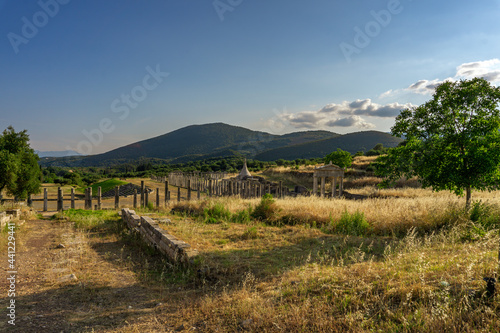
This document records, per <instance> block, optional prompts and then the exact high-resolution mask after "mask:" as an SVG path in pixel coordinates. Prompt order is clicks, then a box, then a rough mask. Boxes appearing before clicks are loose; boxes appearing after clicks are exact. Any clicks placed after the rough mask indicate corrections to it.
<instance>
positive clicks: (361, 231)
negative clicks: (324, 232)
mask: <svg viewBox="0 0 500 333" xmlns="http://www.w3.org/2000/svg"><path fill="white" fill-rule="evenodd" d="M370 229H371V226H370V224H369V223H368V221H367V220H366V218H365V214H364V213H363V212H360V211H358V210H357V211H356V212H354V213H352V214H350V213H349V212H348V211H344V212H343V213H342V215H341V216H340V220H338V221H337V223H335V224H334V231H335V232H337V233H340V234H345V235H351V236H363V235H366V234H367V233H368V232H369V231H370Z"/></svg>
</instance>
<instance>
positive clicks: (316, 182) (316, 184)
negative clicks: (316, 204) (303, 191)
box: [312, 175, 318, 196]
mask: <svg viewBox="0 0 500 333" xmlns="http://www.w3.org/2000/svg"><path fill="white" fill-rule="evenodd" d="M312 195H313V196H316V195H318V176H316V175H314V176H313V193H312Z"/></svg>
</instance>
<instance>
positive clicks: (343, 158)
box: [324, 148, 352, 168]
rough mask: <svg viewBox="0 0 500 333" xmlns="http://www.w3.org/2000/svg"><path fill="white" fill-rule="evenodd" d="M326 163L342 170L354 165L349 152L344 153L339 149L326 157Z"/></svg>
mask: <svg viewBox="0 0 500 333" xmlns="http://www.w3.org/2000/svg"><path fill="white" fill-rule="evenodd" d="M324 161H325V164H328V163H330V162H332V163H333V164H335V165H338V166H339V167H341V168H347V167H350V166H351V164H352V156H351V154H350V153H349V152H348V151H343V150H342V149H340V148H337V151H334V152H332V153H330V154H328V155H326V156H325V158H324Z"/></svg>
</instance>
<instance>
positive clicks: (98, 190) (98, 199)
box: [97, 186, 102, 210]
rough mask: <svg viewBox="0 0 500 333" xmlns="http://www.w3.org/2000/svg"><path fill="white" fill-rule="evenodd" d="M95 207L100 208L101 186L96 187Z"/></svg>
mask: <svg viewBox="0 0 500 333" xmlns="http://www.w3.org/2000/svg"><path fill="white" fill-rule="evenodd" d="M97 209H98V210H101V209H102V188H101V187H100V186H99V187H98V188H97Z"/></svg>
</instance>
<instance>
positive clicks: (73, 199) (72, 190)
mask: <svg viewBox="0 0 500 333" xmlns="http://www.w3.org/2000/svg"><path fill="white" fill-rule="evenodd" d="M71 209H75V189H74V188H73V187H72V188H71Z"/></svg>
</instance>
